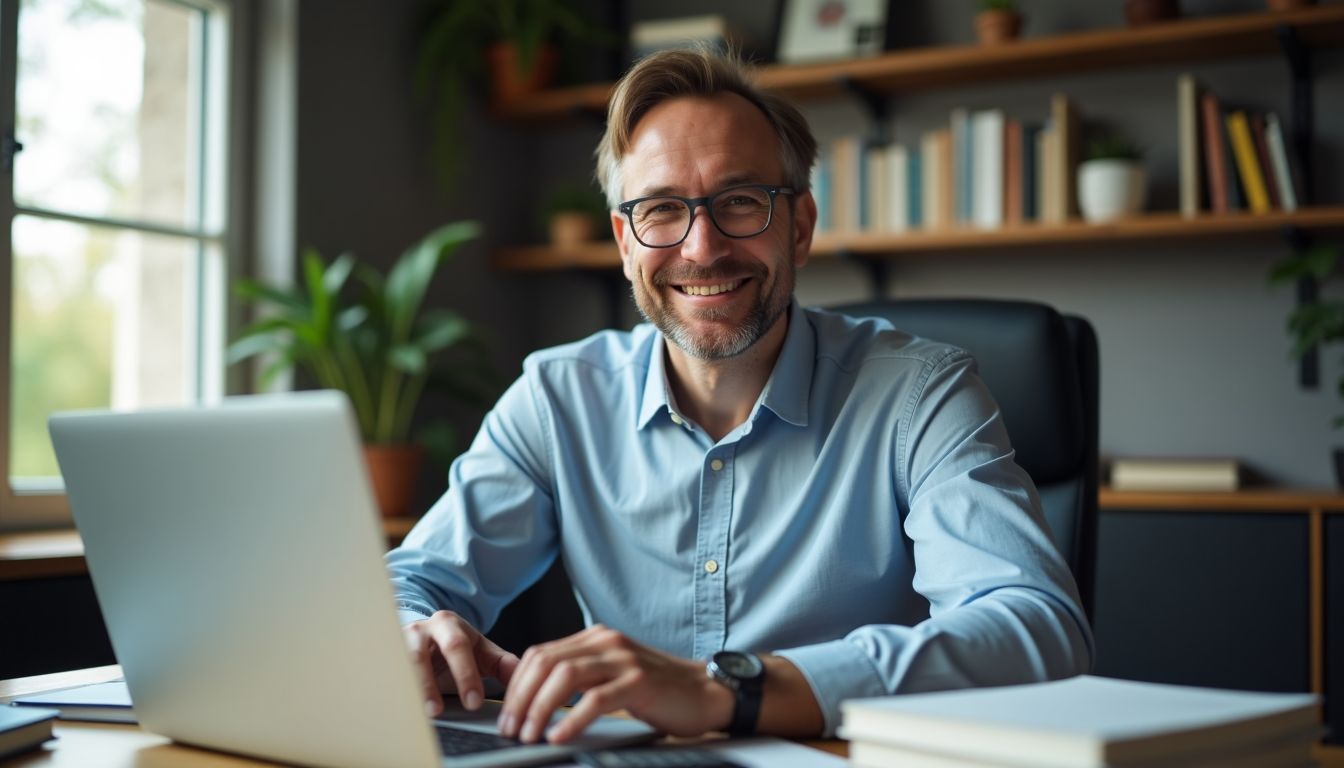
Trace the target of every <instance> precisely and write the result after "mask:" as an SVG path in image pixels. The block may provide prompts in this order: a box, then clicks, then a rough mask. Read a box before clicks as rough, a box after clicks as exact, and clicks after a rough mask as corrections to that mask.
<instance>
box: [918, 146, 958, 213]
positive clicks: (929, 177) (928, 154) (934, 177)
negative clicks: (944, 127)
mask: <svg viewBox="0 0 1344 768" xmlns="http://www.w3.org/2000/svg"><path fill="white" fill-rule="evenodd" d="M940 135H943V134H940V133H939V132H938V131H927V132H925V133H924V135H923V136H921V137H920V140H919V154H920V163H921V164H922V165H923V167H924V172H923V174H921V176H920V183H921V187H922V188H921V190H920V196H921V198H922V204H923V208H924V222H923V226H924V229H942V228H944V227H947V226H949V225H951V223H952V221H951V217H950V216H949V215H948V211H947V209H946V206H944V205H943V198H944V196H945V195H946V194H947V191H946V190H945V189H943V184H944V181H945V180H946V179H947V178H949V177H950V176H951V171H950V170H948V169H947V168H944V167H943V152H942V148H941V147H940V146H939V143H940V140H939V136H940Z"/></svg>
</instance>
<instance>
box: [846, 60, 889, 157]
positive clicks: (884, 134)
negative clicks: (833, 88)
mask: <svg viewBox="0 0 1344 768" xmlns="http://www.w3.org/2000/svg"><path fill="white" fill-rule="evenodd" d="M839 83H840V87H841V88H844V89H845V92H847V93H848V94H849V95H850V96H853V97H854V99H855V100H856V101H858V102H859V104H860V105H861V106H862V107H863V108H864V111H866V112H867V113H868V124H869V127H870V128H871V134H870V135H871V136H872V139H873V141H875V142H877V143H878V144H886V143H887V142H888V141H890V140H891V131H890V125H889V121H890V117H891V104H890V102H891V99H890V96H888V95H887V94H884V93H880V92H878V91H876V90H874V89H872V88H869V87H867V86H865V85H863V84H862V83H860V82H859V81H857V80H855V79H854V78H852V77H847V76H846V77H841V78H839Z"/></svg>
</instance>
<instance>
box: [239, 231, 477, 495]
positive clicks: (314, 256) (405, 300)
mask: <svg viewBox="0 0 1344 768" xmlns="http://www.w3.org/2000/svg"><path fill="white" fill-rule="evenodd" d="M479 234H480V226H479V225H478V224H477V223H476V222H473V221H463V222H457V223H454V224H448V225H445V226H443V227H440V228H438V229H436V230H434V231H433V232H431V233H429V234H428V235H427V236H425V238H424V239H422V240H420V241H419V242H418V243H416V244H415V245H412V246H411V247H410V248H409V249H407V250H406V252H405V253H403V254H402V256H401V257H400V258H399V259H398V260H397V262H396V263H395V264H393V265H392V268H391V270H389V271H388V273H387V275H386V276H384V275H383V274H382V273H380V272H379V271H378V270H377V269H375V268H374V267H372V266H370V265H368V264H365V263H361V262H359V261H357V260H356V259H355V256H354V255H353V254H349V253H346V254H342V255H341V256H339V257H337V258H336V259H335V260H333V261H331V262H330V263H327V262H325V261H324V260H323V259H322V257H321V256H320V255H319V254H318V253H317V252H316V251H315V250H313V249H308V250H306V251H304V253H303V256H302V271H303V274H302V280H301V281H300V284H299V285H298V286H295V287H294V288H290V289H284V288H278V287H275V286H271V285H266V284H264V283H262V282H259V281H256V280H240V281H238V283H237V284H236V285H235V287H234V290H235V292H236V293H237V295H238V296H239V297H240V298H241V299H243V300H244V301H245V302H249V303H251V304H254V305H256V306H258V307H260V308H264V309H265V310H266V312H265V314H264V316H263V317H261V318H260V319H258V320H257V321H256V322H254V323H252V324H251V325H250V326H248V327H246V328H244V329H243V330H242V331H241V332H240V333H239V335H238V336H237V338H236V339H235V340H234V342H233V343H232V344H231V345H230V346H229V350H228V357H227V360H228V362H229V364H231V365H232V364H234V363H238V362H241V361H244V360H248V359H251V358H254V357H257V356H259V355H260V356H262V362H263V363H264V364H265V366H266V367H265V369H264V370H263V371H262V373H261V376H260V383H261V385H262V386H265V385H266V384H268V383H269V382H270V381H271V380H273V379H274V377H275V376H276V375H278V374H279V373H281V372H283V371H286V370H289V369H291V368H294V367H295V366H297V367H298V368H299V369H300V370H302V371H303V372H304V373H305V374H306V375H307V376H308V377H310V378H311V380H312V381H313V382H314V383H316V384H317V385H318V386H320V387H323V388H329V389H337V390H340V391H342V392H344V393H345V394H346V395H347V396H349V398H350V402H351V404H352V405H353V407H354V411H355V415H356V417H357V419H358V421H359V430H360V434H361V436H362V438H363V440H364V444H365V458H366V460H367V462H368V465H369V474H370V479H371V481H372V483H373V488H374V494H375V496H376V497H377V499H378V504H379V508H380V509H381V511H382V513H383V514H384V515H387V516H401V515H405V514H407V512H408V511H409V504H410V501H411V493H412V490H413V488H414V481H415V477H416V475H417V473H418V471H419V467H420V465H421V462H422V460H423V456H424V450H425V448H424V444H425V443H428V444H430V445H431V446H437V447H438V448H440V449H441V450H443V449H446V448H448V447H449V445H448V444H449V443H451V434H450V431H449V429H448V427H447V426H446V425H445V426H443V427H439V428H437V429H433V430H420V434H419V437H420V438H421V440H420V442H415V441H413V440H412V436H411V432H412V426H413V418H414V416H415V410H416V406H417V404H418V403H419V402H420V397H421V395H422V394H423V393H424V391H425V387H426V385H427V384H429V383H430V381H431V379H432V378H436V377H437V378H436V380H437V383H439V384H441V385H443V386H445V387H447V388H450V389H451V390H452V391H453V392H455V393H456V394H459V395H465V396H466V397H468V398H469V399H477V398H476V395H477V394H478V393H481V392H482V386H481V385H482V383H483V381H484V376H485V372H486V370H487V369H486V367H485V363H484V359H483V357H480V356H479V353H480V347H479V341H480V340H479V337H478V335H477V333H476V332H475V330H474V329H473V328H472V326H471V325H470V324H469V323H468V322H467V321H466V320H465V319H464V318H462V317H461V316H460V315H458V314H457V313H456V312H453V311H451V310H447V309H428V310H426V309H423V303H424V298H425V294H426V292H427V291H428V289H429V284H430V281H431V280H432V279H433V278H434V275H435V273H436V272H437V271H438V268H439V266H440V265H442V264H443V263H444V262H445V261H446V260H447V259H448V257H449V256H451V255H452V253H453V252H454V251H455V250H457V248H458V247H459V246H460V245H461V244H462V243H464V242H467V241H468V240H471V239H473V238H475V237H477V236H479ZM352 277H353V278H354V280H351V278H352ZM472 347H475V353H476V355H477V357H475V358H471V359H468V360H467V361H466V363H465V364H463V365H457V366H452V367H445V366H436V363H437V362H439V361H440V360H441V359H442V358H443V357H444V355H445V354H447V353H448V352H450V351H453V350H460V351H462V352H467V351H469V350H471V348H472Z"/></svg>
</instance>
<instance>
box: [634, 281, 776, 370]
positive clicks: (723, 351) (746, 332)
mask: <svg viewBox="0 0 1344 768" xmlns="http://www.w3.org/2000/svg"><path fill="white" fill-rule="evenodd" d="M791 268H792V262H790V263H789V264H788V265H787V266H786V267H785V269H786V270H789V271H788V272H785V273H780V274H777V275H776V280H783V281H787V284H785V285H779V284H776V285H775V286H774V290H772V291H771V292H770V293H769V294H767V295H765V296H764V297H762V299H761V300H760V301H759V302H758V303H757V304H756V306H754V307H752V309H751V312H749V313H748V315H747V317H746V319H745V320H743V321H742V323H741V325H739V326H737V327H736V328H733V329H732V330H731V331H729V332H728V333H727V335H726V336H722V335H715V336H711V337H705V338H699V337H697V336H696V335H695V334H694V333H693V332H692V331H691V330H690V328H688V327H687V326H686V324H685V323H683V322H682V320H681V318H679V317H677V315H676V313H675V312H674V311H672V309H671V308H665V307H660V306H658V305H657V304H656V303H655V302H654V301H653V298H652V296H651V295H650V296H646V295H645V293H644V291H643V290H642V289H641V286H642V283H631V286H630V293H631V295H632V296H633V298H634V300H635V306H636V307H638V308H639V314H640V315H641V316H642V317H643V318H644V319H645V320H647V321H648V322H650V323H653V326H654V327H655V328H657V329H658V330H659V331H660V332H661V333H662V334H663V337H664V338H666V339H667V340H668V341H669V342H671V343H672V344H675V345H676V346H677V348H679V349H681V350H682V351H683V352H685V353H686V354H688V355H690V356H691V357H694V358H697V359H699V360H726V359H728V358H730V357H736V356H738V355H740V354H742V353H743V352H746V351H747V350H748V349H750V348H751V346H752V345H753V344H755V343H756V342H757V341H759V340H760V338H761V337H762V336H764V335H765V334H766V332H767V331H769V330H770V329H771V328H772V327H774V325H775V322H776V321H778V320H779V318H780V317H781V316H782V315H783V314H784V312H785V311H786V310H787V309H788V308H789V302H790V301H791V300H792V298H793V279H792V278H793V274H792V269H791ZM780 288H783V289H784V290H779V289H780ZM667 290H669V291H675V290H676V289H675V288H672V287H671V286H667ZM646 299H647V300H646ZM701 317H702V318H704V319H707V320H720V319H722V314H721V313H719V312H717V311H715V310H710V311H709V312H706V313H704V314H702V315H701Z"/></svg>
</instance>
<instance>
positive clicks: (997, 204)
mask: <svg viewBox="0 0 1344 768" xmlns="http://www.w3.org/2000/svg"><path fill="white" fill-rule="evenodd" d="M1003 131H1004V115H1003V110H1001V109H982V110H979V111H977V112H976V113H975V114H973V115H971V136H972V141H973V142H974V146H973V147H972V149H971V157H972V161H971V162H972V166H971V187H972V190H973V191H972V193H971V222H972V223H973V224H975V226H976V227H978V228H980V229H998V228H999V227H1001V226H1003Z"/></svg>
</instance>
